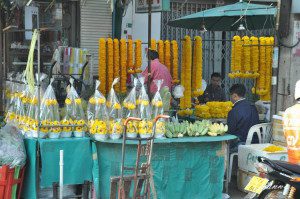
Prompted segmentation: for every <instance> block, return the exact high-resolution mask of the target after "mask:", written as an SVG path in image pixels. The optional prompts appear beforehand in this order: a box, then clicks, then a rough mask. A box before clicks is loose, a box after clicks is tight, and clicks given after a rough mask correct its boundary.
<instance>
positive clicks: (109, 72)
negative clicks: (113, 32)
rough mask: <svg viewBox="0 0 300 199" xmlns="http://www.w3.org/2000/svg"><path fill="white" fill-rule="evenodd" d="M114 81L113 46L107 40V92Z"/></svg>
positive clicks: (111, 42)
mask: <svg viewBox="0 0 300 199" xmlns="http://www.w3.org/2000/svg"><path fill="white" fill-rule="evenodd" d="M113 79H114V46H113V40H112V39H111V38H108V39H107V83H106V86H107V89H106V90H107V91H109V90H110V87H111V84H112V82H113Z"/></svg>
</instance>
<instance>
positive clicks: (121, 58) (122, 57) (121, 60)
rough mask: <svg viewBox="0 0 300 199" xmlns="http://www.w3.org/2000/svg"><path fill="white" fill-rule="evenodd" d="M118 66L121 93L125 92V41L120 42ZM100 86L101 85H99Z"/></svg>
mask: <svg viewBox="0 0 300 199" xmlns="http://www.w3.org/2000/svg"><path fill="white" fill-rule="evenodd" d="M120 55H121V56H120V64H121V93H126V92H127V86H126V81H127V48H126V40H125V39H121V40H120ZM100 86H101V84H100Z"/></svg>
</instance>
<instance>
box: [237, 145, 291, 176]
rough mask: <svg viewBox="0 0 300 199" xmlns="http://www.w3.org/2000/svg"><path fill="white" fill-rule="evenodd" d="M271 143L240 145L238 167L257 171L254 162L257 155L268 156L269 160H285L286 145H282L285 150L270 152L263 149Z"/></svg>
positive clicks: (286, 158)
mask: <svg viewBox="0 0 300 199" xmlns="http://www.w3.org/2000/svg"><path fill="white" fill-rule="evenodd" d="M270 145H273V144H270V143H267V144H250V145H240V146H239V150H238V166H239V169H241V170H243V171H246V172H248V171H250V172H253V173H258V172H257V170H256V168H255V166H254V163H256V162H257V157H258V156H262V157H266V158H269V159H271V160H282V161H287V160H288V157H287V151H286V147H283V148H284V149H285V151H282V152H275V153H270V152H266V151H263V149H264V148H266V147H267V146H270Z"/></svg>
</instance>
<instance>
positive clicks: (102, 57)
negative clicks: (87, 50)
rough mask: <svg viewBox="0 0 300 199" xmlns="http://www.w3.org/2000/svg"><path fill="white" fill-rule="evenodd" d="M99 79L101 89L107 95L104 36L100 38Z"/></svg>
mask: <svg viewBox="0 0 300 199" xmlns="http://www.w3.org/2000/svg"><path fill="white" fill-rule="evenodd" d="M98 57H99V62H98V63H99V66H98V71H99V81H100V82H101V84H100V91H101V92H102V93H103V94H104V95H106V41H105V39H104V38H100V39H99V56H98Z"/></svg>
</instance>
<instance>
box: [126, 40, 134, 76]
mask: <svg viewBox="0 0 300 199" xmlns="http://www.w3.org/2000/svg"><path fill="white" fill-rule="evenodd" d="M133 67H134V65H133V42H132V40H131V39H129V40H128V46H127V69H128V73H129V74H134V68H133Z"/></svg>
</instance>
